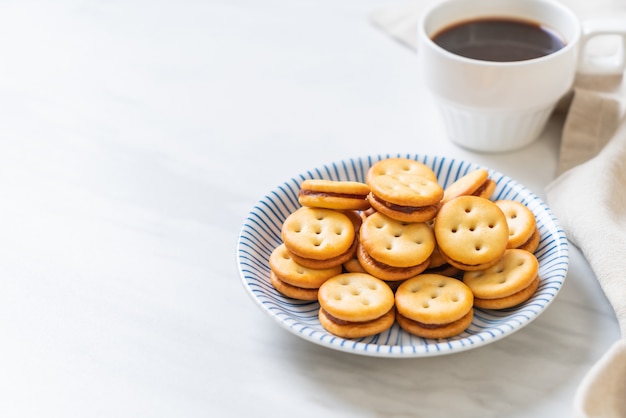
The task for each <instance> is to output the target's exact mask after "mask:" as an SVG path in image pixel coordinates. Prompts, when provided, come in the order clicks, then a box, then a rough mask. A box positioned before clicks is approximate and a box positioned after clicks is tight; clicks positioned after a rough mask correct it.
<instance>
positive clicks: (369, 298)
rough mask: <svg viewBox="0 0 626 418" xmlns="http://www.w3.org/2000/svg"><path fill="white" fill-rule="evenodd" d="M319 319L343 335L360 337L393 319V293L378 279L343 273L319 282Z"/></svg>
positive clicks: (338, 334) (387, 327) (385, 328)
mask: <svg viewBox="0 0 626 418" xmlns="http://www.w3.org/2000/svg"><path fill="white" fill-rule="evenodd" d="M318 299H319V304H320V310H319V320H320V323H321V324H322V326H323V327H324V329H326V330H327V331H328V332H330V333H331V334H334V335H337V336H339V337H343V338H362V337H366V336H370V335H375V334H378V333H380V332H383V331H385V330H387V329H389V328H390V327H391V326H392V325H393V323H394V320H395V309H394V295H393V292H392V291H391V289H390V288H389V286H387V285H386V284H385V283H384V282H383V281H382V280H380V279H377V278H375V277H373V276H371V275H369V274H365V273H344V274H340V275H338V276H335V277H332V278H330V279H328V280H327V281H325V282H324V284H322V286H321V287H320V289H319V292H318Z"/></svg>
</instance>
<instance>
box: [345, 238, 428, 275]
mask: <svg viewBox="0 0 626 418" xmlns="http://www.w3.org/2000/svg"><path fill="white" fill-rule="evenodd" d="M356 255H357V258H358V260H359V263H360V264H361V267H363V269H364V270H365V271H366V272H367V273H369V274H371V275H372V276H374V277H377V278H379V279H382V280H385V281H386V282H397V281H399V280H405V279H408V278H410V277H413V276H417V275H418V274H420V273H421V272H423V271H424V270H426V268H427V267H428V264H429V263H430V261H429V260H426V261H424V262H423V263H421V264H418V265H416V266H411V267H392V266H389V265H387V264H384V263H381V262H379V261H376V260H374V259H373V258H372V257H371V256H370V255H369V254H368V253H367V251H365V249H364V248H363V246H362V245H361V244H360V243H359V245H358V247H357V252H356Z"/></svg>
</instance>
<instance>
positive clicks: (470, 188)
mask: <svg viewBox="0 0 626 418" xmlns="http://www.w3.org/2000/svg"><path fill="white" fill-rule="evenodd" d="M488 177H489V173H488V172H487V170H485V169H484V168H479V169H476V170H474V171H470V172H469V173H467V174H465V175H463V176H461V177H459V178H458V179H457V180H456V181H454V182H453V183H452V184H450V185H449V186H448V187H446V188H445V189H444V193H443V199H441V203H442V204H444V203H446V202H448V201H450V200H452V199H454V198H455V197H459V196H466V195H472V194H474V192H476V191H477V190H478V189H479V188H480V186H482V185H483V184H484V183H485V181H487V178H488Z"/></svg>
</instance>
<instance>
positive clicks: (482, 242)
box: [434, 196, 509, 271]
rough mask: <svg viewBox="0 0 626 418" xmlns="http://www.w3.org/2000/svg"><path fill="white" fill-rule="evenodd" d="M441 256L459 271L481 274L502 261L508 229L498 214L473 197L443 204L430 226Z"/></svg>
mask: <svg viewBox="0 0 626 418" xmlns="http://www.w3.org/2000/svg"><path fill="white" fill-rule="evenodd" d="M434 231H435V237H436V239H437V245H438V246H439V251H440V252H441V255H442V256H443V257H444V258H445V259H446V260H447V261H448V263H450V264H451V265H453V266H454V267H457V268H459V269H461V270H465V271H467V270H483V269H485V268H488V267H490V266H492V265H494V264H495V263H497V262H498V260H499V259H500V258H501V257H502V255H503V254H504V251H505V250H506V246H507V243H508V240H509V229H508V225H507V222H506V217H505V216H504V213H502V210H500V208H499V207H498V206H496V204H495V203H493V202H492V201H490V200H488V199H485V198H482V197H477V196H459V197H456V198H454V199H452V200H450V201H449V202H447V203H446V204H444V205H443V206H442V207H441V209H440V210H439V213H438V214H437V218H436V219H435V225H434Z"/></svg>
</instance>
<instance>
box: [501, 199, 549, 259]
mask: <svg viewBox="0 0 626 418" xmlns="http://www.w3.org/2000/svg"><path fill="white" fill-rule="evenodd" d="M494 203H495V204H496V205H497V206H498V207H499V208H500V209H501V210H502V213H504V216H505V217H506V222H507V225H508V227H509V242H508V243H507V248H520V249H523V250H526V251H530V252H531V253H534V252H535V251H536V250H537V247H538V246H539V238H540V234H539V228H537V221H536V219H535V215H534V214H533V212H532V211H531V210H530V209H528V208H527V207H526V206H525V205H524V204H523V203H521V202H518V201H515V200H496V201H495V202H494Z"/></svg>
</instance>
